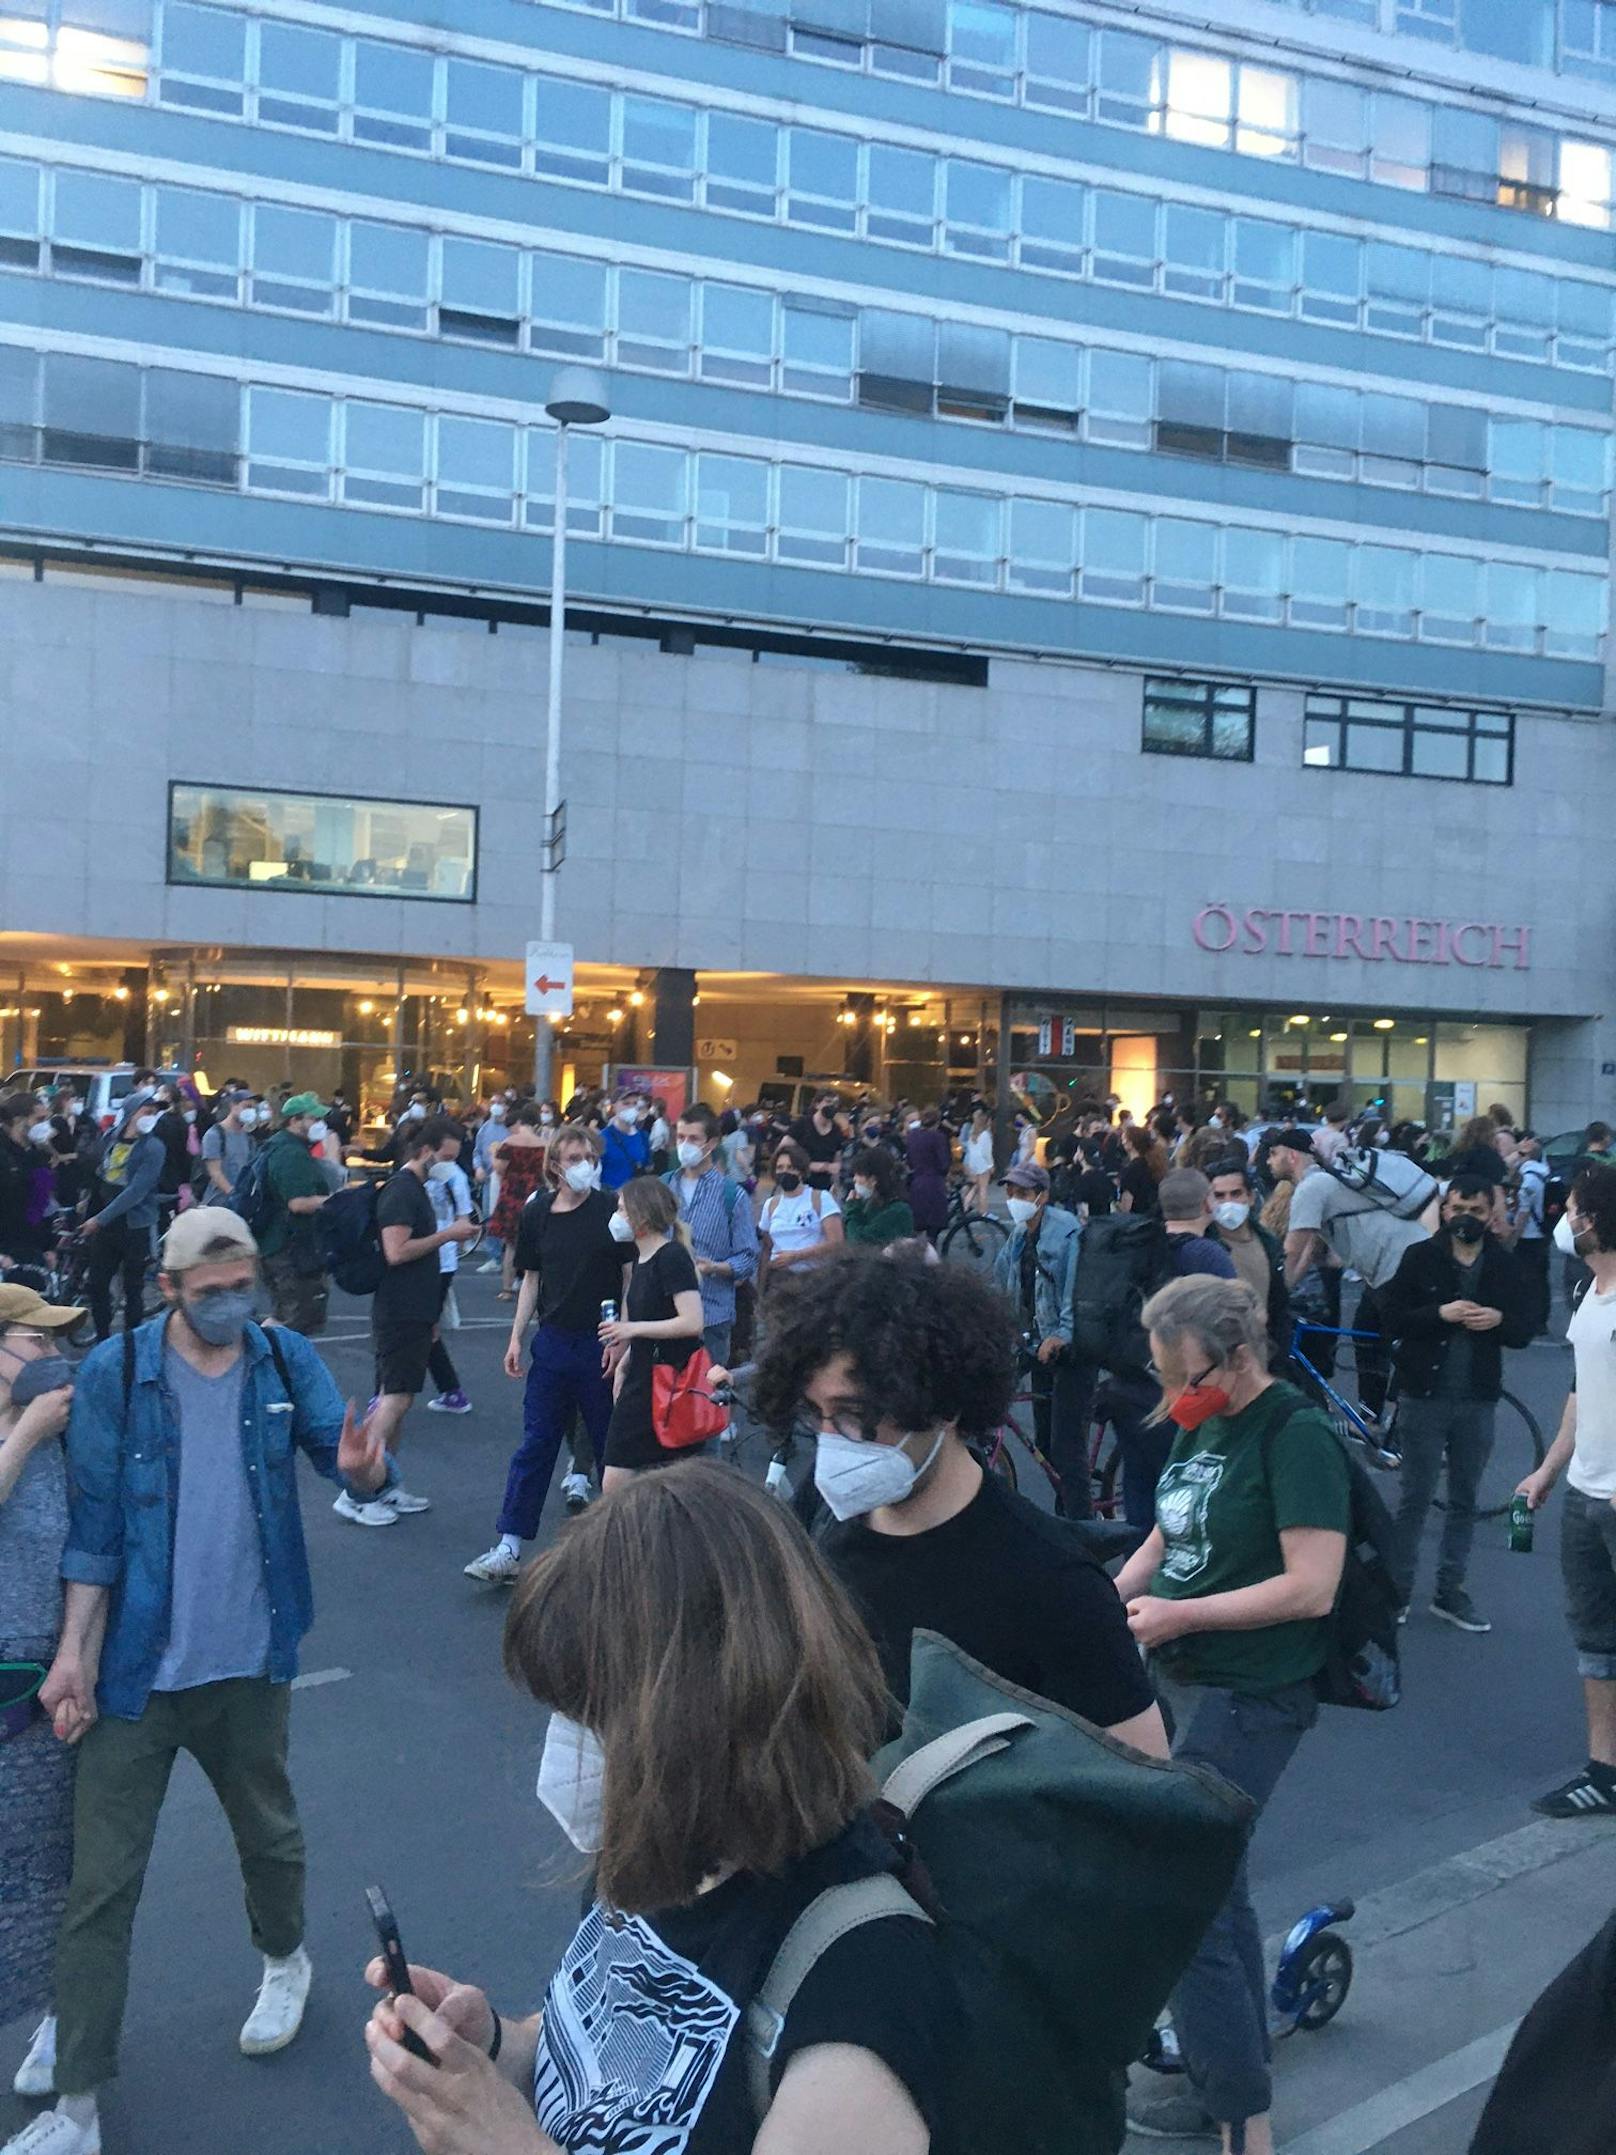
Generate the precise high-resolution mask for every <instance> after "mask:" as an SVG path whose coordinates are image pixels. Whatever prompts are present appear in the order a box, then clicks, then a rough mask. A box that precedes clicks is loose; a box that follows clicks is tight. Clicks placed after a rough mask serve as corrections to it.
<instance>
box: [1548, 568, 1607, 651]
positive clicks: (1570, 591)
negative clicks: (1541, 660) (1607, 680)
mask: <svg viewBox="0 0 1616 2155" xmlns="http://www.w3.org/2000/svg"><path fill="white" fill-rule="evenodd" d="M1543 585H1544V590H1543V620H1544V623H1545V627H1544V634H1543V648H1544V650H1545V651H1546V652H1548V654H1549V655H1550V657H1551V658H1582V659H1597V658H1598V657H1599V652H1600V642H1601V639H1602V638H1603V636H1604V633H1605V609H1606V604H1607V589H1606V583H1605V579H1604V577H1602V576H1584V575H1581V574H1579V573H1578V571H1576V570H1575V569H1550V570H1549V571H1548V572H1547V574H1546V575H1545V576H1544V579H1543Z"/></svg>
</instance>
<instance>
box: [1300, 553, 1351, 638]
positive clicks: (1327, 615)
mask: <svg viewBox="0 0 1616 2155" xmlns="http://www.w3.org/2000/svg"><path fill="white" fill-rule="evenodd" d="M1351 574H1352V548H1351V547H1350V546H1349V545H1347V543H1346V542H1345V540H1342V539H1311V538H1296V539H1293V540H1292V541H1291V611H1290V620H1291V626H1292V627H1293V628H1311V629H1344V628H1346V626H1347V623H1348V618H1349V616H1348V611H1347V606H1348V590H1349V584H1348V579H1349V577H1350V576H1351Z"/></svg>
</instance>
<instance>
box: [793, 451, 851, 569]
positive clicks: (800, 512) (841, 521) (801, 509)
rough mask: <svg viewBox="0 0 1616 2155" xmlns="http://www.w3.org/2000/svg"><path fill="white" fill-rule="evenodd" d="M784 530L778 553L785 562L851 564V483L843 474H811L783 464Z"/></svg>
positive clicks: (799, 467)
mask: <svg viewBox="0 0 1616 2155" xmlns="http://www.w3.org/2000/svg"><path fill="white" fill-rule="evenodd" d="M779 486H780V530H779V536H778V538H777V540H776V542H775V551H776V553H777V554H778V555H779V557H780V559H781V560H782V561H808V562H817V563H819V564H821V565H822V566H824V567H827V568H838V569H839V568H845V567H846V565H847V532H848V481H847V478H846V476H845V475H844V474H843V473H841V472H839V471H808V470H804V469H803V468H802V467H801V466H796V465H790V464H783V465H782V466H781V467H780V473H779Z"/></svg>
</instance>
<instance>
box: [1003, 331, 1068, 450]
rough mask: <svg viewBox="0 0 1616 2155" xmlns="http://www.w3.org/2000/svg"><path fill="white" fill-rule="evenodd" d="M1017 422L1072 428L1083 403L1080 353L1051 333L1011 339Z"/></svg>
mask: <svg viewBox="0 0 1616 2155" xmlns="http://www.w3.org/2000/svg"><path fill="white" fill-rule="evenodd" d="M1015 380H1016V389H1015V405H1014V412H1015V421H1016V424H1017V426H1053V427H1060V428H1062V429H1063V430H1070V429H1075V427H1076V426H1077V421H1078V414H1079V412H1080V411H1081V410H1082V406H1083V354H1082V353H1081V351H1079V350H1078V348H1077V346H1076V345H1074V344H1057V343H1056V342H1055V341H1054V339H1053V338H1051V337H1017V338H1016V340H1015Z"/></svg>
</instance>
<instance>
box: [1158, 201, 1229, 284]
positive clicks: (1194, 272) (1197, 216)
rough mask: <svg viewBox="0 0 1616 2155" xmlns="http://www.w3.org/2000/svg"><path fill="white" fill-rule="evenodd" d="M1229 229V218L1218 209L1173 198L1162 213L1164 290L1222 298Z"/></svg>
mask: <svg viewBox="0 0 1616 2155" xmlns="http://www.w3.org/2000/svg"><path fill="white" fill-rule="evenodd" d="M1228 231H1229V221H1228V219H1227V218H1226V217H1224V216H1222V215H1221V214H1220V213H1219V212H1218V211H1216V210H1199V209H1189V208H1187V207H1186V206H1185V205H1184V204H1182V203H1178V202H1169V203H1168V204H1167V205H1166V208H1165V209H1164V211H1163V214H1162V256H1163V260H1164V262H1165V268H1164V271H1163V275H1162V289H1163V291H1166V292H1174V293H1177V294H1178V295H1179V296H1180V297H1181V298H1185V299H1212V300H1221V298H1222V297H1223V283H1224V277H1223V271H1224V257H1225V252H1226V249H1227V246H1228Z"/></svg>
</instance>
